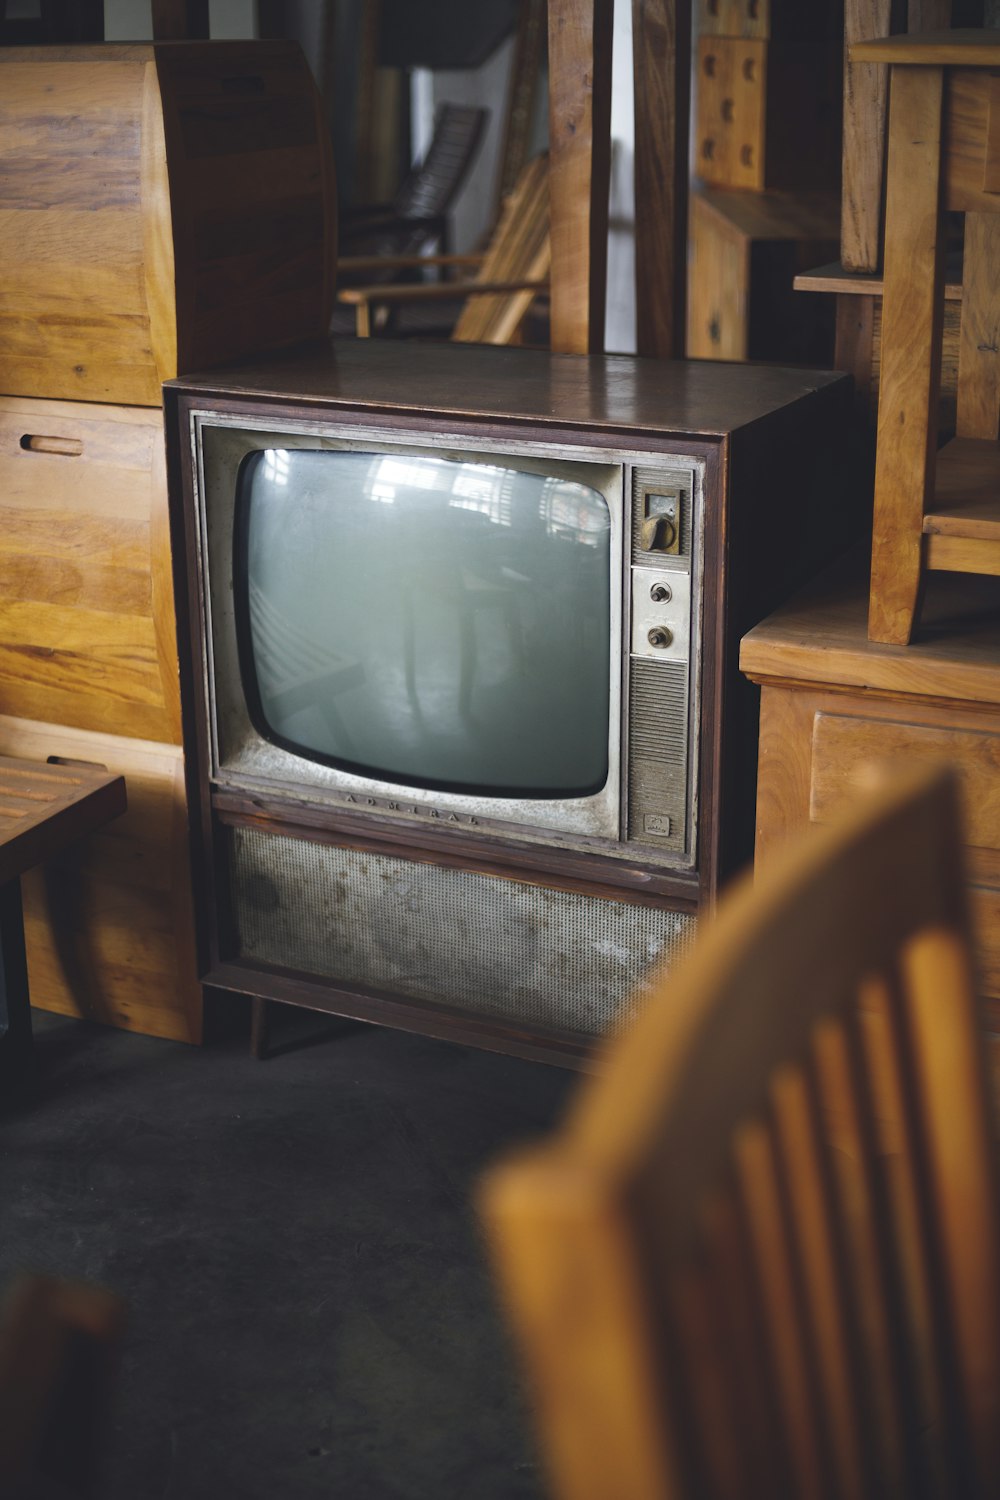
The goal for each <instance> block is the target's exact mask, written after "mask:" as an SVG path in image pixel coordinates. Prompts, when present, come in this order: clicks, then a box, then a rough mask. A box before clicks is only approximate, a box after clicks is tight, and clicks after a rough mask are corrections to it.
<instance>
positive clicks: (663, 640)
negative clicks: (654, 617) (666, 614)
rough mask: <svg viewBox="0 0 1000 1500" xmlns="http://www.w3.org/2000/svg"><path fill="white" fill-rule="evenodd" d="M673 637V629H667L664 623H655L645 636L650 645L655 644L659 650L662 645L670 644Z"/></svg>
mask: <svg viewBox="0 0 1000 1500" xmlns="http://www.w3.org/2000/svg"><path fill="white" fill-rule="evenodd" d="M673 638H674V633H673V631H672V630H668V629H667V627H666V625H655V626H654V627H653V629H652V630H650V631H649V632H648V634H647V636H646V639H647V641H648V642H649V644H650V645H651V646H657V647H658V648H659V649H660V650H661V651H662V649H663V647H664V646H669V645H670V642H671V641H672V640H673Z"/></svg>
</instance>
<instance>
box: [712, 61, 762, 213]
mask: <svg viewBox="0 0 1000 1500" xmlns="http://www.w3.org/2000/svg"><path fill="white" fill-rule="evenodd" d="M767 64H768V43H767V42H763V41H738V40H737V39H736V38H734V37H722V36H708V37H705V36H703V37H701V38H699V41H698V89H697V96H696V100H695V114H696V125H695V143H696V144H695V150H696V163H697V172H698V176H699V177H700V178H701V180H702V181H703V182H705V183H706V184H708V185H709V186H713V187H727V188H748V189H752V190H754V191H757V192H760V191H762V190H763V189H764V187H765V186H767V181H766V160H765V146H766V144H767V143H766V115H767V92H766V90H767V82H768V80H767Z"/></svg>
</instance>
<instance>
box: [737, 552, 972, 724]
mask: <svg viewBox="0 0 1000 1500" xmlns="http://www.w3.org/2000/svg"><path fill="white" fill-rule="evenodd" d="M865 613H866V589H865V585H864V580H863V577H862V574H861V571H860V567H859V568H858V569H856V570H848V569H845V567H844V566H843V565H841V566H840V567H838V568H836V569H834V570H832V571H831V573H830V574H829V576H828V577H827V578H826V579H824V580H822V581H821V582H820V583H818V584H816V585H814V586H813V587H812V588H810V589H809V590H807V591H806V592H805V593H804V594H803V595H801V596H800V597H799V599H797V600H792V601H791V602H790V603H789V604H787V605H785V606H783V607H782V608H781V609H780V610H777V611H776V612H775V613H774V614H773V615H772V616H771V617H770V619H769V620H766V621H765V622H764V623H763V624H762V625H758V626H756V627H755V628H754V629H753V630H751V631H749V632H748V633H747V634H746V635H745V636H744V637H743V640H742V643H741V646H740V667H741V669H742V670H743V671H744V672H745V673H746V674H747V675H748V676H750V677H752V678H753V679H754V681H766V680H771V681H773V680H776V679H780V680H782V681H785V682H805V683H811V684H813V685H817V686H819V685H822V684H830V685H836V686H838V687H842V688H844V689H849V688H859V689H864V690H865V691H871V692H872V693H873V694H874V693H882V694H888V695H890V696H893V695H896V696H898V695H917V696H920V697H929V698H937V699H940V700H941V702H942V703H944V704H951V705H954V704H956V703H963V702H964V703H986V704H1000V591H998V588H997V585H996V584H995V583H994V582H993V581H992V579H980V578H963V579H957V578H953V577H951V576H947V575H940V576H932V577H931V578H929V579H928V581H927V590H926V598H925V601H924V608H923V612H922V616H921V633H920V638H919V639H917V640H915V641H913V642H912V643H911V644H910V645H909V646H907V647H903V646H897V645H893V644H886V643H883V642H880V641H870V640H868V638H867V635H866V632H865Z"/></svg>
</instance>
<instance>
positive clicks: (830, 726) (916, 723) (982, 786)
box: [809, 705, 1000, 885]
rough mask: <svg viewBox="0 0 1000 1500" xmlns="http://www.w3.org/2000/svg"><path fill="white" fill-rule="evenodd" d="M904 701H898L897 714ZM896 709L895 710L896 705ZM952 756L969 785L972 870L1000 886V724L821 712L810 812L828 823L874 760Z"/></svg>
mask: <svg viewBox="0 0 1000 1500" xmlns="http://www.w3.org/2000/svg"><path fill="white" fill-rule="evenodd" d="M900 707H901V705H896V709H897V712H898V710H899V708H900ZM890 711H891V710H890ZM942 761H950V762H951V763H952V764H953V765H954V766H955V767H956V768H957V770H958V772H959V774H960V776H961V782H962V794H963V815H964V820H965V829H966V844H967V847H968V849H969V851H970V855H971V856H972V859H971V862H972V866H973V874H974V875H981V876H986V877H987V878H995V879H996V880H997V884H998V885H1000V860H998V859H997V858H996V854H997V852H998V851H1000V725H998V726H997V727H996V730H994V729H992V728H990V729H986V728H975V729H970V728H958V727H955V726H953V725H943V724H929V723H927V722H925V721H921V720H918V719H916V718H914V719H904V718H902V717H901V718H899V719H881V718H880V719H873V718H871V717H870V716H868V715H865V716H862V715H861V714H850V713H830V712H820V713H817V714H816V715H815V717H814V719H813V728H812V773H811V777H810V807H809V815H810V817H811V818H812V819H813V821H814V822H818V823H825V822H827V821H828V820H829V818H830V816H831V814H832V813H833V812H834V811H835V810H836V808H837V807H838V806H840V805H842V804H843V802H844V799H845V797H846V796H848V795H849V794H850V793H851V792H852V791H855V790H857V789H858V788H859V787H861V786H862V785H863V784H864V781H865V779H866V777H869V776H870V774H871V767H872V765H873V764H878V763H882V762H885V763H889V764H898V763H903V762H905V763H906V764H908V765H912V764H914V763H920V764H921V765H931V764H935V763H940V762H942Z"/></svg>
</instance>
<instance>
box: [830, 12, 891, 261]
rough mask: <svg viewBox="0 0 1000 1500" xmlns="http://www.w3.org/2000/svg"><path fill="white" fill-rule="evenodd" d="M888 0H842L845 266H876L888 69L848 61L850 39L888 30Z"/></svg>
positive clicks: (842, 239)
mask: <svg viewBox="0 0 1000 1500" xmlns="http://www.w3.org/2000/svg"><path fill="white" fill-rule="evenodd" d="M891 13H892V0H845V5H844V41H845V43H846V45H845V48H844V146H843V153H844V154H843V173H842V177H841V183H842V188H841V227H840V259H841V262H842V264H843V266H844V269H845V270H847V271H877V270H878V266H879V258H880V248H881V226H882V181H883V171H884V161H885V121H886V101H887V99H888V89H889V70H888V68H887V67H885V66H884V64H881V63H858V62H851V61H850V59H849V57H848V48H849V47H850V46H851V44H852V43H853V42H862V41H870V40H871V39H872V38H873V37H881V36H886V35H888V32H889V29H890V19H891Z"/></svg>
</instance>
